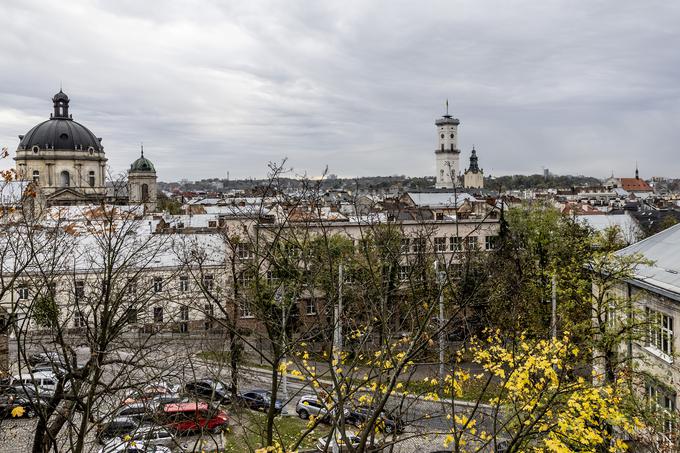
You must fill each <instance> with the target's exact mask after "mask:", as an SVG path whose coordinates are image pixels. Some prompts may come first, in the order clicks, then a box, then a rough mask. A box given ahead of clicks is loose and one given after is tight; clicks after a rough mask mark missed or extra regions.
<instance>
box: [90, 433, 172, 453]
mask: <svg viewBox="0 0 680 453" xmlns="http://www.w3.org/2000/svg"><path fill="white" fill-rule="evenodd" d="M99 453H172V450H171V449H170V448H168V447H166V446H163V445H147V444H144V443H141V442H137V441H129V440H128V441H126V440H124V439H121V438H120V437H117V438H115V439H112V440H111V441H109V442H107V443H106V445H104V446H103V447H102V448H101V449H100V450H99Z"/></svg>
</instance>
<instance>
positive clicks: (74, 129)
mask: <svg viewBox="0 0 680 453" xmlns="http://www.w3.org/2000/svg"><path fill="white" fill-rule="evenodd" d="M52 102H53V103H54V113H53V114H52V115H51V116H50V119H49V120H47V121H43V122H42V123H40V124H38V125H37V126H34V127H33V128H32V129H31V130H30V131H28V132H27V133H26V134H25V135H21V136H19V138H20V139H21V142H19V149H24V150H30V149H32V148H33V147H34V146H37V147H39V148H40V149H52V148H54V150H66V151H73V150H76V149H77V150H81V149H82V150H89V149H90V148H92V150H94V151H102V150H103V148H102V145H101V139H100V138H97V136H95V135H94V134H93V133H92V131H90V130H89V129H88V128H86V127H85V126H83V125H82V124H80V123H78V122H77V121H73V118H72V117H71V115H69V114H68V104H69V98H68V96H67V95H66V94H65V93H64V92H62V91H61V90H60V91H59V93H57V94H55V95H54V97H53V98H52Z"/></svg>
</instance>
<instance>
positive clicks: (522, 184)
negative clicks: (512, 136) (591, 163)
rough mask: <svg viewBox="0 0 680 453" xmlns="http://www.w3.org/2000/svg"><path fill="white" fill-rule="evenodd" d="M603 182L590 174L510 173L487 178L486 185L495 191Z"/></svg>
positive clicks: (591, 184)
mask: <svg viewBox="0 0 680 453" xmlns="http://www.w3.org/2000/svg"><path fill="white" fill-rule="evenodd" d="M601 184H602V181H600V180H599V179H597V178H593V177H590V176H582V175H579V176H572V175H563V176H560V175H549V176H548V177H547V178H546V177H545V176H543V175H509V176H498V177H495V178H493V179H489V178H486V179H485V180H484V186H485V187H486V188H487V189H490V190H493V191H498V190H502V191H506V190H522V189H568V188H571V187H579V186H599V185H601Z"/></svg>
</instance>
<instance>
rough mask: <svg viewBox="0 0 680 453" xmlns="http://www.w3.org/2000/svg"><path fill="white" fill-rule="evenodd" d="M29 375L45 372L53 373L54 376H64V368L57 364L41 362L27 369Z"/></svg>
mask: <svg viewBox="0 0 680 453" xmlns="http://www.w3.org/2000/svg"><path fill="white" fill-rule="evenodd" d="M29 369H30V370H31V373H40V372H47V373H53V374H54V375H56V376H63V375H64V374H66V367H65V366H64V365H63V364H61V363H57V362H41V363H38V364H36V365H31V367H30V368H29Z"/></svg>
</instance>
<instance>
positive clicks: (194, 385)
mask: <svg viewBox="0 0 680 453" xmlns="http://www.w3.org/2000/svg"><path fill="white" fill-rule="evenodd" d="M184 393H186V394H187V395H192V396H196V397H198V398H203V399H207V400H209V401H217V402H219V403H220V404H226V403H229V402H231V386H230V385H228V384H225V383H224V382H222V381H218V380H216V379H200V380H197V381H191V382H187V383H186V384H184Z"/></svg>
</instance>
